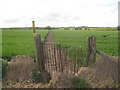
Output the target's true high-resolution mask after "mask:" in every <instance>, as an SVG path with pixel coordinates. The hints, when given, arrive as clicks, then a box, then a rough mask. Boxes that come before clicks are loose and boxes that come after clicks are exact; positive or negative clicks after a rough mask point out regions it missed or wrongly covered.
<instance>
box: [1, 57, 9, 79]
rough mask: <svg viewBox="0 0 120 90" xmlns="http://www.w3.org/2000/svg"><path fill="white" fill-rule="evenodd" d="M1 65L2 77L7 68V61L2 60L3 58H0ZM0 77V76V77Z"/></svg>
mask: <svg viewBox="0 0 120 90" xmlns="http://www.w3.org/2000/svg"><path fill="white" fill-rule="evenodd" d="M1 66H2V71H0V72H2V77H3V78H4V77H5V74H6V72H7V69H8V62H7V60H3V59H0V67H1ZM2 77H0V78H2Z"/></svg>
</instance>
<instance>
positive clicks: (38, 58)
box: [34, 35, 45, 72]
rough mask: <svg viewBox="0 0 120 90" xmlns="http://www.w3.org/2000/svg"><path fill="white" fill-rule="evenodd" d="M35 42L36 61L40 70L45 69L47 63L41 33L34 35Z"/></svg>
mask: <svg viewBox="0 0 120 90" xmlns="http://www.w3.org/2000/svg"><path fill="white" fill-rule="evenodd" d="M34 44H35V55H36V62H37V64H38V68H39V70H40V72H42V71H45V63H44V58H43V50H42V49H43V48H42V43H41V38H40V35H35V36H34Z"/></svg>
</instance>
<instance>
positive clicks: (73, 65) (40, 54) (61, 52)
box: [32, 21, 96, 75]
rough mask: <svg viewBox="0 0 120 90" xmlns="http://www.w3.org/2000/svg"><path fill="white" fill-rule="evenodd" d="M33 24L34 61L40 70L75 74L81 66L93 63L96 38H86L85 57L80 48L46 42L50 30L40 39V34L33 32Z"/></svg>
mask: <svg viewBox="0 0 120 90" xmlns="http://www.w3.org/2000/svg"><path fill="white" fill-rule="evenodd" d="M32 24H33V35H34V46H35V55H36V63H38V67H39V70H40V72H42V71H47V72H49V73H50V74H53V73H54V72H61V73H69V74H73V75H75V74H77V73H78V71H79V68H80V67H81V66H87V65H90V64H93V63H94V62H95V58H96V38H95V37H89V38H87V50H86V58H84V57H83V53H82V48H62V47H61V45H60V44H55V43H54V42H48V41H46V39H47V38H48V37H49V35H50V33H51V32H50V31H49V32H48V35H47V36H46V38H45V41H44V42H42V41H41V37H40V35H37V34H35V24H34V21H33V22H32Z"/></svg>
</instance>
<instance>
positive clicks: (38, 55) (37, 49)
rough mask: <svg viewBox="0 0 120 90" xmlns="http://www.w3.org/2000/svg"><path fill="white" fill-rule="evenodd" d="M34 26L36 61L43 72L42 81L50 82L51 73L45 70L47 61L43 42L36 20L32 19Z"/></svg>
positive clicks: (41, 72)
mask: <svg viewBox="0 0 120 90" xmlns="http://www.w3.org/2000/svg"><path fill="white" fill-rule="evenodd" d="M32 28H33V35H34V47H35V57H36V63H37V65H38V69H39V71H40V74H41V77H40V78H41V79H42V82H44V83H46V82H49V80H50V79H51V77H50V74H49V73H47V72H46V71H45V62H44V58H43V46H42V45H43V44H42V42H41V37H40V35H37V34H36V32H35V22H34V21H32Z"/></svg>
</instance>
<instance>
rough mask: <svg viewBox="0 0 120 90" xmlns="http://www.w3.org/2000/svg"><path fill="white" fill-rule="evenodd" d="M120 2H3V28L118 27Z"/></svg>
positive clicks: (0, 4) (0, 22) (0, 9)
mask: <svg viewBox="0 0 120 90" xmlns="http://www.w3.org/2000/svg"><path fill="white" fill-rule="evenodd" d="M118 1H119V0H0V12H1V13H0V27H30V26H32V25H31V22H32V21H33V20H34V21H35V22H36V26H39V27H41V26H48V25H50V26H56V27H57V26H60V27H61V26H104V27H116V26H117V25H118Z"/></svg>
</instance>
